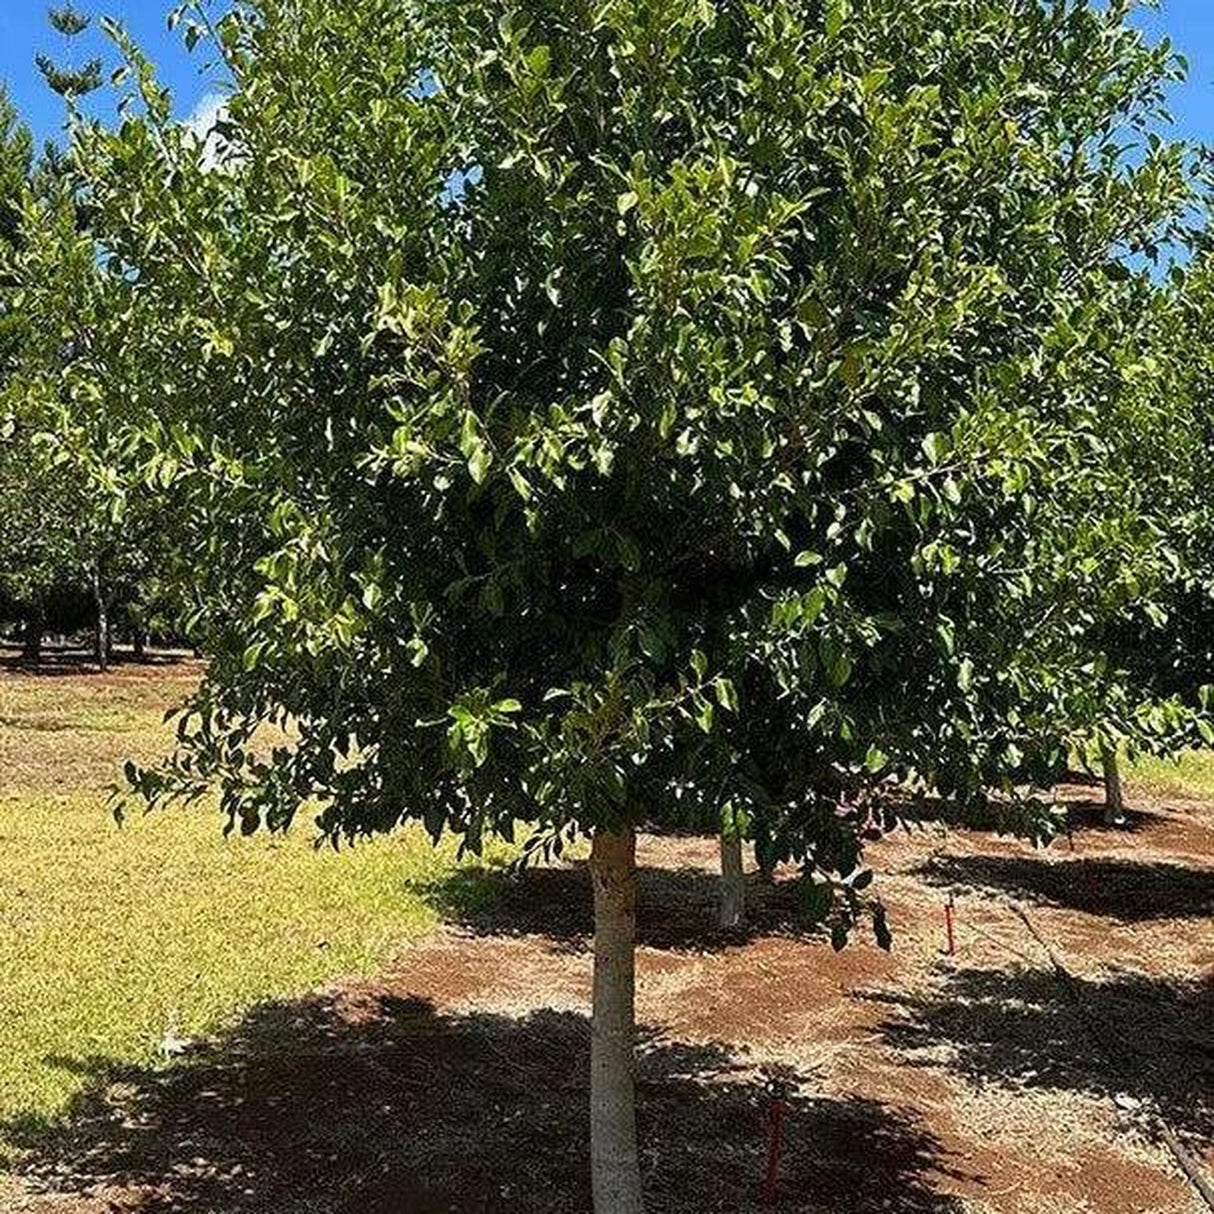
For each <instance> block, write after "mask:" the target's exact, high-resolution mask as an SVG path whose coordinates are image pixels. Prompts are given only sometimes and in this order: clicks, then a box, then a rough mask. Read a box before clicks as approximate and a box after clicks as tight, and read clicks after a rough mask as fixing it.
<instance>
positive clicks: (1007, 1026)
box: [864, 969, 1214, 1140]
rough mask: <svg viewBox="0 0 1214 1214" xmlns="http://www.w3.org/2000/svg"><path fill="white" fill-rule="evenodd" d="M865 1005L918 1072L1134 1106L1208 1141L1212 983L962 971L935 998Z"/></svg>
mask: <svg viewBox="0 0 1214 1214" xmlns="http://www.w3.org/2000/svg"><path fill="white" fill-rule="evenodd" d="M864 998H866V999H875V1000H878V1001H880V1002H885V1003H888V1004H890V1005H891V1006H892V1008H893V1009H895V1011H894V1014H893V1015H891V1017H890V1018H889V1019H887V1020H886V1021H885V1022H884V1023H883V1024H882V1025H880V1032H881V1034H882V1035H883V1037H884V1039H885V1040H886V1041H887V1042H888V1043H889V1044H891V1045H893V1046H895V1047H897V1048H898V1049H899V1050H902V1051H905V1052H906V1053H907V1054H909V1055H910V1060H911V1061H912V1062H916V1063H917V1064H919V1065H923V1066H940V1065H943V1066H946V1067H947V1068H949V1069H950V1070H953V1071H955V1072H958V1073H960V1074H962V1075H964V1076H966V1077H967V1078H969V1079H971V1080H975V1081H979V1082H990V1081H994V1082H997V1083H1001V1084H1004V1085H1006V1086H1008V1087H1011V1088H1047V1089H1053V1090H1069V1091H1075V1092H1086V1093H1089V1094H1093V1095H1099V1096H1109V1097H1113V1096H1118V1095H1121V1096H1129V1097H1131V1098H1133V1100H1136V1101H1142V1102H1144V1104H1145V1107H1147V1108H1148V1109H1150V1108H1153V1109H1155V1110H1157V1111H1158V1112H1160V1113H1161V1114H1162V1115H1163V1116H1164V1117H1165V1118H1166V1119H1168V1121H1169V1122H1170V1123H1171V1124H1172V1125H1173V1127H1174V1128H1175V1129H1178V1130H1182V1131H1185V1132H1187V1133H1189V1134H1192V1135H1196V1136H1199V1137H1202V1138H1205V1139H1206V1140H1208V1139H1209V1138H1210V1136H1211V1135H1214V1034H1212V1033H1211V1025H1214V975H1212V976H1208V977H1206V978H1204V979H1202V980H1199V981H1194V982H1170V981H1166V980H1163V979H1154V978H1149V977H1146V976H1144V975H1139V974H1119V975H1117V976H1115V977H1111V978H1107V979H1104V980H1101V981H1096V980H1090V979H1075V980H1074V981H1073V984H1071V983H1067V982H1066V981H1065V979H1063V978H1061V977H1059V976H1056V975H1055V974H1053V973H1052V972H1050V971H1047V970H1029V971H1020V972H1017V973H1008V972H1006V971H1001V970H977V969H967V970H960V971H958V972H957V973H954V974H952V975H951V976H950V977H949V979H948V981H947V982H946V983H945V984H944V985H943V986H942V987H941V988H940V989H938V990H937V991H935V992H934V993H932V994H930V995H911V994H879V995H875V994H871V993H870V994H867V995H865V996H864ZM942 1048H943V1050H944V1052H945V1059H946V1060H945V1061H943V1062H941V1060H940V1057H941V1055H940V1051H941V1049H942ZM924 1051H931V1054H930V1056H928V1055H927V1054H925V1053H924ZM916 1055H918V1057H916Z"/></svg>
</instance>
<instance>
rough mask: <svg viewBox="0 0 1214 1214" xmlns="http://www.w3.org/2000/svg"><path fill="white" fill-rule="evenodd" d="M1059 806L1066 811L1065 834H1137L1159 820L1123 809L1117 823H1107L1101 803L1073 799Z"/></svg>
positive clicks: (1136, 811)
mask: <svg viewBox="0 0 1214 1214" xmlns="http://www.w3.org/2000/svg"><path fill="white" fill-rule="evenodd" d="M1059 804H1060V805H1061V806H1062V807H1063V808H1064V809H1065V810H1066V823H1067V829H1066V834H1089V833H1094V834H1106V835H1129V834H1138V833H1139V832H1140V831H1143V830H1147V829H1149V828H1150V827H1151V826H1153V825H1156V824H1157V823H1158V822H1159V821H1160V820H1161V819H1160V816H1159V815H1158V814H1153V813H1149V812H1147V811H1146V810H1140V809H1124V810H1122V812H1121V819H1120V820H1119V821H1117V822H1107V821H1106V820H1105V812H1106V811H1105V807H1104V802H1103V801H1085V800H1082V799H1074V800H1067V801H1060V802H1059ZM1064 838H1065V835H1064Z"/></svg>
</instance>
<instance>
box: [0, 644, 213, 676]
mask: <svg viewBox="0 0 1214 1214" xmlns="http://www.w3.org/2000/svg"><path fill="white" fill-rule="evenodd" d="M195 661H197V659H196V658H194V657H193V655H192V654H190V653H188V652H186V651H184V650H163V649H162V650H156V651H154V652H153V651H148V652H146V653H144V655H143V656H142V657H136V656H135V655H134V654H133V653H132V652H131V651H130V650H114V651H113V652H112V653H111V654H110V656H109V666H110V670H111V672H115V671H122V670H134V671H138V670H142V669H147V670H148V671H153V670H163V669H169V668H172V667H174V666H182V665H185V664H186V663H190V662H195ZM0 671H8V672H9V673H12V674H22V675H27V676H28V675H33V676H37V677H40V678H56V677H72V676H78V675H86V674H100V673H101V670H100V667H99V666H98V665H97V659H96V656H95V655H94V653H93V651H92V650H91V649H88V648H83V647H69V646H62V647H59V646H57V647H53V648H52V647H49V646H48V647H47V648H44V649H43V650H42V653H41V654H40V655H39V656H38V657H37V658H28V657H26V656H25V654H24V652H23V650H21V649H20V648H15V647H13V646H10V645H5V644H4V643H2V642H0Z"/></svg>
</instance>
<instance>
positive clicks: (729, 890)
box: [721, 820, 746, 928]
mask: <svg viewBox="0 0 1214 1214" xmlns="http://www.w3.org/2000/svg"><path fill="white" fill-rule="evenodd" d="M745 922H746V877H745V874H744V872H743V869H742V837H741V835H739V834H738V832H737V831H736V830H735V829H734V825H733V822H732V820H730V821H724V820H722V822H721V926H722V927H725V928H730V927H741V926H742V924H743V923H745Z"/></svg>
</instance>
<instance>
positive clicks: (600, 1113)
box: [590, 827, 642, 1214]
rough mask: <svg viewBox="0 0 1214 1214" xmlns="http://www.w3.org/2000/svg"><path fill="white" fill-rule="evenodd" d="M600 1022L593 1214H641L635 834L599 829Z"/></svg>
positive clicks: (594, 1079) (595, 1036) (594, 1036)
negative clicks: (635, 1052) (636, 1063)
mask: <svg viewBox="0 0 1214 1214" xmlns="http://www.w3.org/2000/svg"><path fill="white" fill-rule="evenodd" d="M590 873H591V878H592V880H593V882H594V1019H593V1026H592V1030H591V1040H590V1177H591V1183H592V1188H593V1191H594V1212H595V1214H642V1206H641V1168H640V1161H639V1159H638V1157H637V1132H636V1109H635V1103H634V1091H633V1076H632V1070H633V1041H634V1037H635V1035H636V969H635V956H634V951H635V943H636V834H635V833H634V831H633V830H632V828H631V827H628V828H627V829H625V830H623V831H621V832H620V833H618V834H611V833H609V832H607V831H605V830H602V829H600V830H597V831H595V834H594V844H593V846H592V848H591V852H590Z"/></svg>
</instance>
